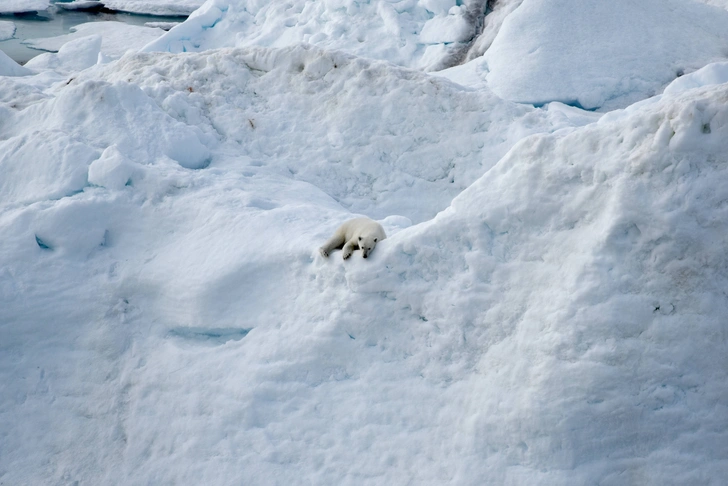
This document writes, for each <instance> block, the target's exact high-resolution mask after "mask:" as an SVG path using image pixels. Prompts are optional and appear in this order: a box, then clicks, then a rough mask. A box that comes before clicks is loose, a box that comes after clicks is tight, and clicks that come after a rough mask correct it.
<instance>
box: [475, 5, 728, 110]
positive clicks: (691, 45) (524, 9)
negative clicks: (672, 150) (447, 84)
mask: <svg viewBox="0 0 728 486" xmlns="http://www.w3.org/2000/svg"><path fill="white" fill-rule="evenodd" d="M726 24H728V12H726V11H725V10H723V9H718V8H714V7H710V6H706V5H702V4H698V3H695V2H684V1H680V0H647V1H643V2H639V4H634V2H630V1H629V0H619V1H617V2H609V3H603V2H602V3H596V4H592V3H589V2H582V1H579V0H558V1H543V0H524V2H523V3H522V4H521V5H520V6H519V7H518V8H517V9H516V10H515V11H513V13H512V14H510V15H509V16H508V17H507V18H506V19H505V21H504V22H503V25H502V28H501V29H500V31H499V33H498V35H497V36H496V38H495V39H494V41H493V43H492V45H491V47H490V48H489V49H488V51H487V52H486V53H485V55H484V56H483V57H482V58H478V59H476V60H474V61H472V63H474V64H475V66H473V67H472V68H471V69H475V70H478V71H480V72H481V73H484V74H485V79H486V81H487V84H488V86H489V87H490V88H491V89H492V90H493V91H494V92H495V93H496V94H497V95H498V96H501V97H503V98H506V99H509V100H513V101H518V102H522V103H532V104H536V105H542V104H545V103H548V102H550V101H561V102H563V103H566V104H571V105H577V106H580V107H583V108H586V109H595V108H600V109H602V110H608V109H614V108H621V107H625V106H627V105H628V104H630V103H633V102H635V101H637V100H639V99H644V98H647V97H650V96H652V95H654V94H655V93H657V92H659V91H661V90H662V89H663V88H664V87H665V86H666V85H667V84H668V83H670V82H671V81H672V80H674V79H675V78H676V77H678V76H680V75H682V74H683V73H686V72H690V71H694V70H696V69H698V68H700V67H702V66H704V65H706V64H708V63H711V62H715V61H719V60H722V59H725V57H726V52H728V31H727V30H726V29H725V25H726ZM525 33H527V35H524V34H525ZM478 66H479V67H478ZM481 75H482V74H481Z"/></svg>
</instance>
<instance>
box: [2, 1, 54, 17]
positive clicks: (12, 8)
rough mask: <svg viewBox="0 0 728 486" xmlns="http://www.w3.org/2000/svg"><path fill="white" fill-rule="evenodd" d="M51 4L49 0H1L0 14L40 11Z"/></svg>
mask: <svg viewBox="0 0 728 486" xmlns="http://www.w3.org/2000/svg"><path fill="white" fill-rule="evenodd" d="M49 6H50V1H49V0H0V14H13V13H24V12H36V11H38V12H39V11H43V10H46V9H47V8H48V7H49Z"/></svg>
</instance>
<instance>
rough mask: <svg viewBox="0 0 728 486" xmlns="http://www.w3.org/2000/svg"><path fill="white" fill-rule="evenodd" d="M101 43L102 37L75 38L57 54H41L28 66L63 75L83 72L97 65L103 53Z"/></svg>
mask: <svg viewBox="0 0 728 486" xmlns="http://www.w3.org/2000/svg"><path fill="white" fill-rule="evenodd" d="M64 37H65V36H64ZM101 43H102V38H101V36H100V35H89V36H84V37H79V38H75V39H74V40H71V41H70V42H66V43H64V44H62V45H61V47H60V49H59V51H58V53H57V54H52V53H46V54H41V55H39V56H36V57H34V58H33V59H31V60H30V61H28V62H27V63H26V66H28V67H30V68H33V69H35V70H39V71H40V70H53V71H55V72H57V73H63V74H70V73H75V72H77V71H82V70H84V69H87V68H89V67H91V66H93V65H95V64H96V62H97V61H98V59H99V54H100V53H101Z"/></svg>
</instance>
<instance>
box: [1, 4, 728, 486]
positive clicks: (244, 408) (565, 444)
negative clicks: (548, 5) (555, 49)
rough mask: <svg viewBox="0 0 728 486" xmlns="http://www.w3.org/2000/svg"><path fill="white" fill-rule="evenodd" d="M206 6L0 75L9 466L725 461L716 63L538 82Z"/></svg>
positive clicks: (539, 471) (549, 468) (430, 466)
mask: <svg viewBox="0 0 728 486" xmlns="http://www.w3.org/2000/svg"><path fill="white" fill-rule="evenodd" d="M527 1H528V0H524V3H523V5H526V2H527ZM213 4H214V5H221V4H219V2H218V3H216V2H213V1H211V2H209V3H208V4H206V5H207V6H210V5H213ZM214 5H213V6H214ZM239 5H240V3H237V2H232V3H229V4H228V9H227V10H226V11H225V13H226V15H225V16H223V17H219V18H218V17H215V18H218V20H219V22H226V21H227V20H225V19H228V20H229V19H232V18H233V17H231V15H232V13H234V12H235V11H236V8H237V6H239ZM261 5H262V4H261ZM327 5H328V4H327ZM409 5H410V7H411V8H415V9H416V8H420V4H419V3H418V4H415V3H414V2H410V3H409ZM422 6H423V7H422V8H425V7H427V8H430V9H433V13H435V12H434V11H437V12H439V13H441V14H442V12H444V11H445V9H446V8H448V5H447V4H446V2H435V1H433V0H429V1H427V2H422ZM354 7H356V8H362V9H364V10H363V13H362V16H364V17H366V16H367V15H369V16H372V18H370V19H367V18H364V17H362V18H361V19H359V20H360V21H361V22H362V24H361V26H366V25H375V24H376V23H377V22H379V20H378V19H379V18H378V17H376V16H373V15H374V14H373V11H371V10H367V9H370V8H371V6H369V5H364V6H361V5H354V4H352V8H354ZM205 8H206V7H203V8H202V9H201V10H200V11H198V14H197V15H196V16H195V17H194V18H192V19H191V20H190V21H188V22H187V23H183V24H181V25H180V26H178V27H177V28H175V29H174V30H173V31H170V34H172V33H173V32H174V31H175V30H176V33H175V34H174V35H173V36H166V35H165V36H163V37H160V39H166V40H165V42H171V40H174V39H177V40H179V39H180V38H181V37H180V36H181V35H183V33H184V32H188V33H189V34H190V36H191V37H190V42H191V43H192V44H199V46H200V47H199V49H200V52H191V53H177V54H175V53H169V52H156V51H154V50H153V49H151V48H149V47H148V48H147V49H146V50H148V51H150V52H139V53H127V54H125V55H123V56H122V57H121V58H120V59H118V60H111V61H109V60H108V59H105V58H104V56H103V47H102V43H103V41H104V39H103V32H102V33H101V35H100V36H99V35H91V36H86V37H81V38H78V39H74V40H72V41H70V42H68V43H66V44H65V45H64V46H62V47H61V48H60V50H59V52H58V53H57V54H49V55H48V56H46V57H45V61H43V62H40V61H38V64H37V65H35V66H32V68H33V72H32V73H28V75H26V76H15V77H9V76H0V174H2V176H0V233H1V234H2V235H3V240H2V242H1V243H0V383H2V393H0V417H2V419H1V420H0V483H4V484H73V483H76V482H77V483H78V484H87V483H88V484H119V485H122V484H250V485H257V484H260V485H269V484H342V485H347V484H351V485H354V484H356V485H359V484H382V485H385V484H386V485H390V484H408V483H411V484H458V485H482V484H493V485H521V484H536V485H538V484H542V485H570V484H605V485H609V484H614V485H622V484H647V485H665V484H704V485H719V484H721V482H722V481H723V478H725V477H727V476H728V459H726V458H728V408H727V407H726V403H727V402H726V397H728V385H727V383H728V379H727V378H728V376H726V375H727V374H728V352H727V351H728V349H726V348H728V338H727V335H726V321H725V316H726V315H728V296H727V295H726V293H725V289H726V288H727V287H728V261H727V260H726V253H725V246H726V243H727V242H726V238H727V236H726V235H728V231H727V230H728V228H726V225H727V224H728V223H727V221H728V214H726V212H727V211H728V206H727V205H726V201H728V190H727V189H726V188H727V187H728V172H727V171H726V167H728V155H727V154H728V105H727V104H726V102H725V100H726V99H728V72H726V69H725V63H716V64H711V65H708V66H705V67H703V68H702V69H700V70H698V71H696V72H693V73H689V74H686V75H684V76H682V77H680V78H679V79H677V80H675V81H673V82H672V83H671V84H669V85H668V86H667V88H666V89H665V90H664V93H663V94H661V95H658V96H654V97H651V98H647V99H643V100H641V101H640V102H638V103H635V104H633V105H630V106H629V107H627V108H625V109H623V110H616V111H610V112H609V113H606V114H601V113H591V112H585V111H583V110H579V109H577V108H575V107H572V106H566V105H564V104H562V103H558V102H552V103H550V104H548V105H547V106H544V107H543V108H534V107H533V106H528V105H518V104H515V103H513V102H511V101H507V100H504V99H501V98H499V97H498V96H496V95H494V94H493V93H492V92H491V91H489V89H488V88H487V87H485V86H483V87H481V88H479V89H473V88H467V87H464V86H461V85H458V84H455V83H453V82H451V81H449V80H447V79H443V78H442V77H434V76H430V75H427V74H425V73H422V72H420V71H416V70H412V69H409V68H407V67H399V66H396V65H393V64H390V63H389V62H387V61H386V57H385V60H373V59H366V58H363V57H360V56H356V55H355V54H352V53H351V52H348V53H347V52H344V51H343V50H331V49H327V48H322V47H320V46H313V45H310V44H303V45H301V44H297V43H295V42H292V44H294V45H287V46H285V47H270V46H265V45H262V46H246V47H227V48H219V49H217V48H209V49H208V48H207V47H209V46H210V44H208V43H214V42H218V41H220V42H221V43H222V41H223V40H224V39H223V37H224V30H221V28H219V27H218V26H217V25H216V26H215V28H213V29H207V30H206V31H204V32H203V31H199V32H198V31H196V30H195V29H197V28H198V27H199V26H200V25H201V24H200V22H201V21H202V20H204V18H205V15H208V13H209V12H213V13H214V9H211V10H205ZM266 8H269V9H274V8H275V7H261V9H262V10H261V11H266V12H273V10H265V9H266ZM327 8H328V7H327ZM393 8H394V7H393ZM402 8H403V9H404V6H402ZM634 8H635V9H639V8H641V7H639V6H638V7H634ZM403 11H405V10H403ZM407 11H412V10H411V9H410V10H407ZM428 11H429V10H428ZM447 11H448V12H449V9H448V10H447ZM516 11H517V10H514V12H516ZM635 11H636V10H635ZM206 12H208V13H206ZM220 12H223V11H222V10H220ZM238 13H239V12H238ZM512 15H515V13H514V14H512ZM213 17H214V15H213ZM508 17H509V16H508ZM508 17H506V19H507V18H508ZM211 18H212V17H211ZM300 18H302V19H303V18H305V15H303V16H301V17H300ZM342 18H343V17H342ZM433 18H438V17H437V16H434V17H433ZM194 19H198V20H194ZM372 19H373V20H372ZM368 22H371V24H368ZM503 26H504V27H503V29H505V28H506V23H504V24H503ZM238 27H240V25H238ZM238 27H234V26H233V23H231V24H230V29H232V30H231V32H232V33H230V34H229V37H230V38H228V39H227V40H225V42H224V43H227V45H233V44H236V43H241V44H244V43H245V42H247V41H245V42H244V41H243V40H241V37H239V36H238V37H235V36H237V35H238V34H239V33H240V32H242V31H241V30H236V29H237V28H238ZM312 28H313V27H312ZM185 29H190V30H185ZM637 30H639V29H637ZM291 32H292V33H295V32H296V29H291ZM375 32H376V29H375ZM622 33H623V35H624V36H629V35H633V34H634V31H633V30H631V28H630V27H629V26H626V27H623V30H622ZM296 35H297V34H296ZM498 35H500V34H498ZM635 35H636V34H635ZM386 42H388V41H386V40H385V42H384V44H386ZM700 42H702V41H696V43H697V44H700ZM169 45H172V44H169ZM701 45H702V44H701ZM377 48H378V47H374V48H373V50H372V51H370V52H374V51H375V50H376V49H377ZM342 49H344V47H342ZM100 52H101V54H102V55H101V56H100V55H99V53H100ZM403 55H404V54H403ZM53 56H55V57H53ZM370 57H371V56H370ZM94 59H96V62H94ZM99 59H100V61H99ZM412 60H413V63H415V62H419V61H417V59H416V56H415V57H413V58H412ZM574 69H575V71H574V77H575V78H578V79H581V80H582V81H583V82H584V83H588V82H591V81H590V80H589V78H588V77H586V76H580V71H579V69H580V67H578V66H577V67H574ZM601 86H602V85H601V84H599V80H598V79H595V80H594V81H593V83H592V85H591V87H592V88H594V89H600V87H601ZM640 93H641V92H636V93H635V97H637V95H638V94H640ZM641 94H644V93H641ZM358 214H365V215H368V216H371V217H374V218H376V219H378V220H379V221H380V222H381V223H382V224H383V226H384V227H385V230H386V231H387V234H388V238H387V239H386V240H384V241H383V242H381V243H380V244H378V246H377V248H376V250H375V251H374V252H373V254H372V255H371V257H370V258H368V259H367V260H363V259H362V258H361V257H360V256H359V254H358V252H355V254H354V256H353V258H352V259H350V260H348V261H343V260H342V259H341V253H340V252H334V254H333V255H332V256H331V257H330V258H328V259H323V258H322V257H320V255H319V254H318V251H317V248H318V246H319V245H321V244H322V243H323V242H324V241H325V240H326V239H327V238H328V237H329V236H330V235H331V233H332V232H333V231H334V229H335V228H336V227H337V226H338V224H339V223H341V222H342V221H344V220H345V219H347V218H350V217H352V216H353V215H358Z"/></svg>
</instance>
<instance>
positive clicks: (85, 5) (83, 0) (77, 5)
mask: <svg viewBox="0 0 728 486" xmlns="http://www.w3.org/2000/svg"><path fill="white" fill-rule="evenodd" d="M55 6H56V7H58V8H62V9H64V10H91V9H97V8H101V7H104V6H105V5H104V3H103V2H100V1H99V0H73V1H72V2H57V3H56V4H55Z"/></svg>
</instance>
